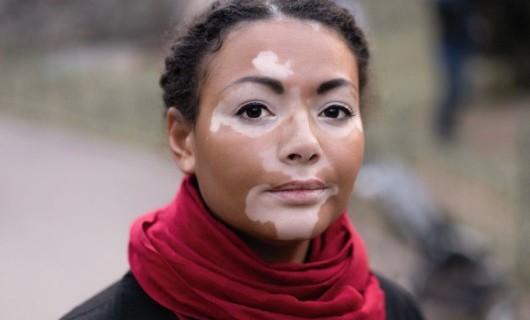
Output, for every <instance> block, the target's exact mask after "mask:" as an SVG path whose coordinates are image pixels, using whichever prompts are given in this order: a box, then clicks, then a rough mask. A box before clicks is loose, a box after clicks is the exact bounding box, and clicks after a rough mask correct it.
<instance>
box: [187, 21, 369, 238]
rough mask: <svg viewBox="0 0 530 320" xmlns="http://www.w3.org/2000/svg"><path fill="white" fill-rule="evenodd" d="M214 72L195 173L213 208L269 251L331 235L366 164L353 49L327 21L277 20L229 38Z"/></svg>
mask: <svg viewBox="0 0 530 320" xmlns="http://www.w3.org/2000/svg"><path fill="white" fill-rule="evenodd" d="M206 68H207V76H206V79H205V81H204V83H203V85H202V87H201V88H202V89H201V92H200V107H199V108H200V109H199V110H200V111H199V115H198V118H197V121H196V124H195V127H194V128H193V130H192V131H191V133H190V135H191V136H190V141H191V149H192V157H193V158H194V159H193V163H194V165H193V167H192V169H191V170H189V172H188V173H194V174H195V175H196V176H197V179H198V182H199V186H200V191H201V194H202V196H203V198H204V200H205V202H206V204H207V205H208V207H209V208H210V209H211V210H212V211H213V212H214V213H215V214H216V215H217V216H218V217H219V218H220V219H221V220H223V221H224V222H225V223H227V224H228V225H230V226H232V227H233V228H235V229H237V230H239V231H241V232H243V233H245V234H247V235H248V236H251V237H253V238H254V239H257V240H260V241H264V242H266V243H277V242H278V241H287V240H306V239H310V238H313V237H315V236H317V235H319V234H320V233H322V232H323V231H324V230H325V229H326V228H327V227H328V226H329V225H330V224H331V223H332V222H333V221H334V220H335V219H336V218H337V217H338V216H339V215H340V214H341V212H342V211H343V210H344V209H345V208H346V206H347V202H348V198H349V196H350V194H351V191H352V188H353V184H354V181H355V178H356V176H357V172H358V170H359V167H360V166H361V161H362V158H363V149H364V135H363V127H362V122H361V115H360V110H359V92H358V76H357V75H358V72H357V64H356V61H355V58H354V56H353V53H352V51H351V50H350V49H349V48H348V47H347V45H346V43H345V42H344V41H343V40H342V38H341V37H340V36H339V35H338V34H337V33H336V32H335V31H333V30H331V29H328V28H327V27H324V26H323V25H321V24H319V23H316V22H306V21H301V20H296V19H288V18H286V19H278V20H267V21H259V22H253V23H250V24H248V25H244V26H241V27H239V28H236V29H235V30H233V31H232V32H231V33H229V34H228V36H227V37H226V39H225V41H224V43H223V45H222V47H221V49H220V50H219V51H218V52H216V53H214V54H212V56H211V57H210V58H209V59H208V61H207V67H206Z"/></svg>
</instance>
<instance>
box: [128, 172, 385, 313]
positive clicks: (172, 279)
mask: <svg viewBox="0 0 530 320" xmlns="http://www.w3.org/2000/svg"><path fill="white" fill-rule="evenodd" d="M129 263H130V266H131V271H132V273H133V275H134V277H135V278H136V280H137V281H138V282H139V284H140V286H141V287H142V288H143V289H144V291H145V292H146V293H147V294H148V295H149V296H150V297H151V298H152V299H154V300H155V301H157V302H158V303H159V304H161V305H162V306H164V307H166V308H168V309H170V310H172V311H173V312H174V313H175V314H176V315H177V317H178V318H180V319H189V318H192V319H370V320H379V319H384V317H385V312H384V293H383V292H382V291H381V289H380V287H379V283H378V281H377V279H376V278H375V276H374V275H372V274H371V272H370V270H369V268H368V262H367V256H366V252H365V248H364V245H363V242H362V240H361V239H360V238H359V236H358V235H357V233H356V231H355V229H354V228H353V226H352V225H351V223H350V221H349V219H348V217H347V215H346V214H342V215H341V216H340V217H339V218H338V219H337V220H336V221H335V222H334V223H333V224H332V225H331V226H330V227H329V228H328V229H327V230H326V231H325V232H324V233H323V234H322V235H320V236H319V237H317V238H315V239H314V240H312V242H311V246H310V252H309V253H308V259H307V262H306V263H301V264H288V263H277V264H269V263H267V262H265V261H264V260H263V259H261V258H260V257H259V256H258V255H257V254H256V253H254V252H253V251H252V250H251V249H250V247H248V246H247V245H246V243H245V242H243V241H242V240H241V238H240V237H238V235H237V234H236V233H234V231H233V230H231V229H230V228H229V227H227V226H226V225H225V224H223V223H222V222H221V221H219V220H218V219H217V218H215V216H214V215H212V213H210V212H209V211H208V209H207V208H206V206H205V204H204V202H203V200H202V198H201V196H200V194H199V192H198V190H197V185H196V181H195V180H194V178H193V177H190V176H187V177H185V178H184V179H183V182H182V185H181V188H180V191H179V192H178V194H177V196H176V198H175V199H174V200H173V201H172V202H171V203H170V204H169V205H168V206H166V207H164V208H162V209H159V210H156V211H154V212H151V213H148V214H146V215H144V216H142V217H140V218H139V219H138V220H136V221H135V222H134V224H133V226H132V228H131V238H130V243H129Z"/></svg>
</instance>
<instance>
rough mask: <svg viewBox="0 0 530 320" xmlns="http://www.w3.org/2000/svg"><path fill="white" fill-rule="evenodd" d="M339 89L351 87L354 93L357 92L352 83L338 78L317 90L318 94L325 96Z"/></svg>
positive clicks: (323, 84)
mask: <svg viewBox="0 0 530 320" xmlns="http://www.w3.org/2000/svg"><path fill="white" fill-rule="evenodd" d="M338 87H351V88H352V89H353V90H354V91H357V87H355V86H354V85H353V83H351V82H350V81H348V80H346V79H344V78H337V79H332V80H328V81H325V82H323V83H322V84H320V86H319V87H318V89H317V94H324V93H326V92H328V91H330V90H333V89H335V88H338Z"/></svg>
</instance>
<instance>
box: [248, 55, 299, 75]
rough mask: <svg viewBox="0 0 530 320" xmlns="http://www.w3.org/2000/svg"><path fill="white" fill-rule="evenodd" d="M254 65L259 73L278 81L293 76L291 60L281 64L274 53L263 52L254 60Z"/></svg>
mask: <svg viewBox="0 0 530 320" xmlns="http://www.w3.org/2000/svg"><path fill="white" fill-rule="evenodd" d="M252 65H253V66H254V68H256V69H257V70H259V71H262V72H264V73H267V74H270V75H271V76H273V77H276V78H278V79H285V78H287V77H289V76H290V75H292V74H293V73H294V72H293V69H292V67H291V60H287V62H285V63H283V64H282V63H280V62H279V58H278V56H277V55H276V54H275V53H274V52H272V51H270V50H269V51H262V52H260V53H259V54H258V55H257V56H256V57H255V58H254V59H253V60H252Z"/></svg>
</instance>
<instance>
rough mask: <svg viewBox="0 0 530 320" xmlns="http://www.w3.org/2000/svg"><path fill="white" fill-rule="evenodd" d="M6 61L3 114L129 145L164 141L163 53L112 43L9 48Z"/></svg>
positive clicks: (0, 89) (0, 80) (1, 80)
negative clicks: (160, 80) (27, 51)
mask: <svg viewBox="0 0 530 320" xmlns="http://www.w3.org/2000/svg"><path fill="white" fill-rule="evenodd" d="M2 60H4V61H3V62H2V75H1V76H0V96H1V100H0V110H2V111H3V112H8V113H10V114H13V115H16V116H20V117H23V118H27V119H30V120H34V121H38V122H45V123H48V124H50V125H55V126H62V127H66V128H69V129H74V130H83V131H87V132H90V133H95V134H99V135H101V136H103V137H106V138H119V139H123V140H126V141H128V142H129V143H138V144H141V145H145V146H149V145H157V144H159V143H160V141H161V140H160V139H161V137H162V136H163V132H164V131H163V121H162V120H163V110H164V108H163V104H162V99H161V93H160V90H159V88H158V77H159V74H160V70H161V67H160V63H161V62H160V61H161V60H162V59H161V57H159V53H154V52H147V51H141V50H140V49H138V48H135V47H130V46H116V45H112V46H100V47H98V46H91V47H74V48H63V49H60V50H57V51H54V52H43V53H38V52H37V53H35V52H32V53H30V54H25V53H13V52H10V53H7V54H5V55H3V56H2Z"/></svg>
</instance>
